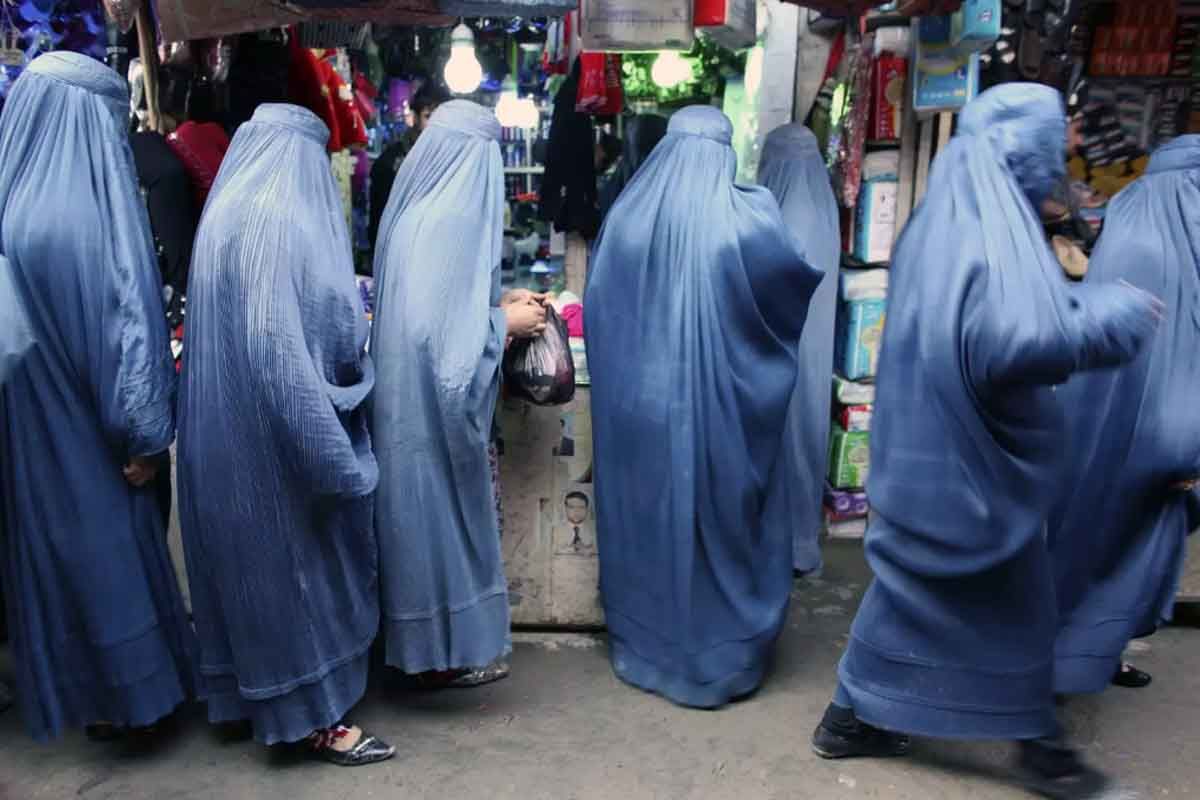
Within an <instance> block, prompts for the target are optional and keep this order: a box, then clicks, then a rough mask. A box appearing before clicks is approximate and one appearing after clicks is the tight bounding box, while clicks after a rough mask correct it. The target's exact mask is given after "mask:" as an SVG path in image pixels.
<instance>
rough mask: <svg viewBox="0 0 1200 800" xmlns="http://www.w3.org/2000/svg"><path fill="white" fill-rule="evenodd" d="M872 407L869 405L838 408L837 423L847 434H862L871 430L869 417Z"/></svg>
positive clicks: (872, 410)
mask: <svg viewBox="0 0 1200 800" xmlns="http://www.w3.org/2000/svg"><path fill="white" fill-rule="evenodd" d="M873 413H874V407H873V406H869V405H865V404H864V405H855V406H840V407H839V408H838V413H837V420H838V423H839V424H840V425H841V426H842V427H843V428H844V429H845V430H846V431H847V432H848V433H863V432H866V431H869V430H871V415H872V414H873Z"/></svg>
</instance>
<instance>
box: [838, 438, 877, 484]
mask: <svg viewBox="0 0 1200 800" xmlns="http://www.w3.org/2000/svg"><path fill="white" fill-rule="evenodd" d="M870 473H871V434H869V433H865V432H861V431H859V432H855V433H850V432H847V431H846V430H843V429H842V427H841V426H840V425H835V426H834V428H833V435H832V436H831V437H830V438H829V485H830V486H832V487H833V488H834V489H861V488H863V487H864V486H866V485H867V479H868V478H869V477H870Z"/></svg>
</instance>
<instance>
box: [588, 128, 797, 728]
mask: <svg viewBox="0 0 1200 800" xmlns="http://www.w3.org/2000/svg"><path fill="white" fill-rule="evenodd" d="M732 130H733V127H732V125H731V124H730V122H729V120H728V119H727V118H726V117H725V115H723V114H722V113H721V112H719V111H717V110H716V109H713V108H709V107H704V106H695V107H691V108H687V109H684V110H683V111H680V112H678V113H677V114H675V116H674V117H672V119H671V123H670V127H669V130H668V132H667V136H666V138H664V139H663V140H662V142H660V143H659V145H658V147H657V148H656V149H655V151H654V153H653V154H652V155H651V156H650V160H649V161H647V162H646V163H645V164H644V165H643V166H642V168H641V169H640V170H638V173H637V175H636V176H634V178H633V181H632V182H631V183H630V184H629V185H628V186H627V187H626V188H625V191H624V192H622V194H621V196H620V198H619V199H618V200H617V202H616V205H615V206H613V209H612V211H611V212H610V213H609V216H608V219H607V220H606V222H605V225H604V229H603V231H602V232H601V235H600V239H599V241H598V242H597V244H596V249H595V257H594V260H593V262H592V267H591V269H592V274H591V280H590V283H589V285H588V289H587V293H586V297H585V298H584V304H585V314H586V318H587V347H588V364H589V367H590V368H591V370H592V387H593V388H592V404H593V411H592V416H593V426H594V436H595V459H596V460H595V466H596V474H595V480H596V487H595V488H596V501H597V509H596V511H597V521H598V525H599V528H598V547H599V552H600V584H601V585H600V588H601V595H602V600H603V603H604V611H605V616H606V620H607V624H608V632H609V638H610V647H611V657H612V664H613V669H614V670H615V671H616V673H617V675H618V676H619V677H620V678H621V679H622V680H625V681H626V682H628V683H631V684H633V685H634V686H638V687H640V688H642V689H645V690H647V691H651V692H656V693H658V694H661V695H663V696H664V697H666V698H667V699H669V700H671V701H673V702H675V703H679V704H681V705H686V706H694V707H700V708H714V707H717V706H721V705H723V704H724V703H727V702H729V701H730V700H733V699H736V698H739V697H743V696H745V695H748V694H750V693H751V692H753V691H754V690H755V689H757V688H758V686H759V685H760V684H761V683H762V680H763V677H764V674H765V672H766V668H767V663H768V661H769V657H770V655H771V652H772V650H773V648H774V644H775V640H776V638H777V637H778V635H779V632H780V630H781V628H782V626H783V623H784V619H785V617H786V615H787V607H788V599H789V595H790V592H791V585H792V530H793V526H792V523H791V520H790V519H789V518H788V515H789V512H790V506H789V502H788V498H787V495H788V493H789V492H790V491H791V489H792V487H791V486H789V485H788V479H789V475H790V474H789V472H788V470H787V469H785V468H784V466H783V463H784V444H783V433H784V429H785V426H786V424H787V421H788V408H789V406H790V405H791V402H792V395H793V392H794V390H795V387H796V375H797V367H796V360H797V352H798V346H799V341H800V333H801V330H802V329H803V326H804V317H805V311H806V310H807V308H808V302H809V298H810V297H811V296H812V293H813V291H814V290H815V289H816V287H817V284H818V283H819V282H820V279H821V275H820V273H819V272H818V271H817V270H816V269H814V268H813V267H811V266H809V264H808V263H807V262H806V261H805V259H804V257H803V255H802V247H801V244H800V242H799V241H798V240H797V239H796V238H795V236H794V235H793V234H792V233H791V232H790V231H789V230H788V228H787V226H786V225H785V224H784V221H783V219H782V218H781V216H780V213H779V206H778V204H777V203H776V201H775V198H774V197H772V196H771V193H770V192H769V191H767V190H766V189H763V188H761V187H753V188H742V187H739V186H736V185H734V175H735V173H736V171H737V157H736V156H735V155H734V152H733V148H732V147H731V146H730V140H731V137H732Z"/></svg>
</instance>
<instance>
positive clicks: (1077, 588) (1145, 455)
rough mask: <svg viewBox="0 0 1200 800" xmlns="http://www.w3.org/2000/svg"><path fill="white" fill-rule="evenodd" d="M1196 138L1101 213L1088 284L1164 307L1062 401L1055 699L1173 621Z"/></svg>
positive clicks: (1055, 541)
mask: <svg viewBox="0 0 1200 800" xmlns="http://www.w3.org/2000/svg"><path fill="white" fill-rule="evenodd" d="M1196 208H1200V136H1183V137H1180V138H1178V139H1175V140H1174V141H1172V142H1171V143H1170V144H1167V145H1165V146H1164V147H1162V148H1161V149H1159V150H1158V151H1157V152H1156V153H1155V154H1154V155H1153V156H1152V157H1151V159H1150V165H1149V167H1148V169H1147V171H1146V174H1145V176H1143V177H1141V178H1139V179H1138V180H1137V181H1135V182H1134V183H1133V184H1132V185H1130V186H1129V188H1127V189H1125V190H1124V191H1123V192H1121V193H1120V194H1119V195H1117V196H1116V198H1114V199H1113V201H1112V202H1111V203H1110V204H1109V207H1108V213H1107V215H1106V220H1105V223H1104V234H1103V236H1101V237H1100V241H1099V244H1098V245H1097V248H1096V250H1095V253H1094V255H1093V257H1092V260H1091V265H1090V269H1089V270H1088V274H1087V277H1086V279H1085V284H1087V285H1090V284H1093V283H1097V284H1101V283H1110V282H1113V281H1120V280H1124V281H1128V282H1129V283H1131V284H1133V285H1134V286H1137V287H1140V288H1142V289H1144V290H1146V291H1147V292H1150V293H1151V294H1153V295H1154V296H1156V297H1159V298H1161V299H1162V301H1163V302H1164V303H1165V305H1166V308H1165V311H1164V315H1163V323H1162V327H1161V328H1160V329H1159V331H1158V333H1157V335H1156V336H1155V337H1154V341H1153V342H1152V344H1151V346H1150V347H1148V348H1147V349H1146V350H1145V351H1144V352H1143V353H1142V354H1141V356H1139V358H1138V359H1137V360H1136V361H1135V362H1134V363H1133V364H1132V365H1131V366H1129V367H1127V368H1125V369H1123V370H1120V371H1109V372H1097V373H1089V374H1087V375H1080V376H1078V377H1077V378H1074V379H1073V380H1072V381H1071V382H1070V383H1069V384H1067V386H1066V387H1064V388H1063V389H1061V390H1060V391H1059V392H1058V397H1059V400H1060V401H1061V403H1062V406H1063V413H1064V416H1065V418H1066V423H1067V433H1068V442H1069V446H1068V448H1067V450H1068V452H1070V453H1071V466H1072V469H1071V470H1070V471H1069V472H1068V483H1067V487H1066V491H1065V492H1064V496H1063V503H1062V507H1061V508H1060V509H1059V510H1058V513H1056V514H1055V515H1054V517H1053V518H1052V520H1051V523H1052V524H1051V527H1050V544H1051V552H1052V553H1053V555H1054V569H1055V580H1056V584H1057V587H1058V607H1059V613H1060V615H1061V619H1060V623H1059V632H1058V641H1057V644H1056V646H1055V671H1054V688H1055V691H1056V692H1059V693H1062V694H1073V693H1079V692H1099V691H1102V690H1103V689H1104V688H1105V687H1107V686H1108V685H1109V684H1110V683H1111V681H1112V677H1113V675H1114V674H1115V673H1116V671H1117V669H1118V668H1119V666H1120V661H1121V654H1122V652H1123V651H1124V650H1125V647H1126V645H1127V644H1128V643H1129V640H1130V639H1132V638H1134V637H1136V636H1144V635H1147V634H1150V633H1152V632H1153V631H1154V630H1155V629H1156V628H1157V627H1158V626H1159V625H1160V624H1161V623H1163V622H1166V621H1167V620H1169V619H1170V618H1171V612H1172V610H1173V608H1174V605H1175V592H1176V589H1177V586H1178V581H1179V575H1180V570H1181V569H1182V567H1183V561H1184V556H1185V555H1186V538H1187V535H1188V534H1189V533H1190V532H1191V531H1192V530H1193V528H1192V527H1189V524H1188V493H1186V492H1183V491H1180V490H1179V489H1178V488H1172V485H1173V484H1177V483H1179V482H1181V481H1184V480H1192V479H1195V478H1197V477H1200V415H1197V414H1196V412H1195V397H1196V395H1197V393H1200V221H1198V220H1197V219H1196V218H1195V215H1194V213H1193V210H1194V209H1196Z"/></svg>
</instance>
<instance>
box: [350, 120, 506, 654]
mask: <svg viewBox="0 0 1200 800" xmlns="http://www.w3.org/2000/svg"><path fill="white" fill-rule="evenodd" d="M499 138H500V123H499V122H497V121H496V117H495V115H494V114H492V112H491V111H489V110H487V109H485V108H483V107H481V106H478V105H476V104H474V103H471V102H469V101H466V100H455V101H451V102H449V103H446V104H444V105H442V106H441V107H440V108H438V110H437V111H436V112H435V113H434V115H433V117H432V118H431V119H430V122H429V126H428V127H427V128H426V130H425V132H424V133H422V134H421V138H420V139H418V140H417V143H416V145H415V146H414V147H413V149H412V150H411V151H410V152H409V154H408V157H407V158H405V159H404V163H403V165H402V166H401V167H400V172H399V173H398V174H397V176H396V183H395V185H394V186H393V187H392V196H391V198H390V199H389V201H388V206H387V209H386V210H385V211H384V214H383V222H382V224H381V225H380V228H379V246H378V248H377V250H376V256H375V280H376V304H375V322H374V330H373V331H372V335H371V353H372V355H373V356H374V357H375V360H376V363H377V364H378V367H379V382H378V386H377V388H376V392H375V397H374V399H373V402H372V405H373V411H372V415H373V416H372V427H371V430H372V434H373V438H374V441H375V449H376V453H377V454H378V457H379V469H380V482H379V495H378V500H377V503H376V514H375V517H376V531H377V535H378V537H379V548H380V556H381V559H382V563H381V567H380V569H381V571H382V581H383V614H384V632H385V633H386V635H387V662H388V664H390V665H391V666H394V667H398V668H400V669H401V670H403V671H405V672H407V673H414V674H415V673H420V672H425V671H428V670H447V669H456V668H468V667H481V666H486V665H487V664H489V663H491V662H492V661H493V660H495V659H496V658H498V657H500V656H502V655H504V654H505V653H507V651H508V649H509V633H508V631H509V610H508V586H507V582H506V580H505V577H504V563H503V561H502V559H501V555H500V529H499V520H498V519H497V517H496V504H495V498H494V496H493V493H492V477H491V474H492V473H491V467H490V466H489V462H488V442H489V441H490V437H491V429H492V420H493V416H494V414H495V409H496V398H497V394H498V392H499V388H500V361H501V358H502V357H503V354H504V342H505V338H506V334H507V323H506V321H505V316H504V312H503V311H501V310H500V308H499V307H498V304H499V301H500V245H501V239H502V237H503V234H504V211H503V209H504V165H503V162H502V160H501V158H500V145H499Z"/></svg>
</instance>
